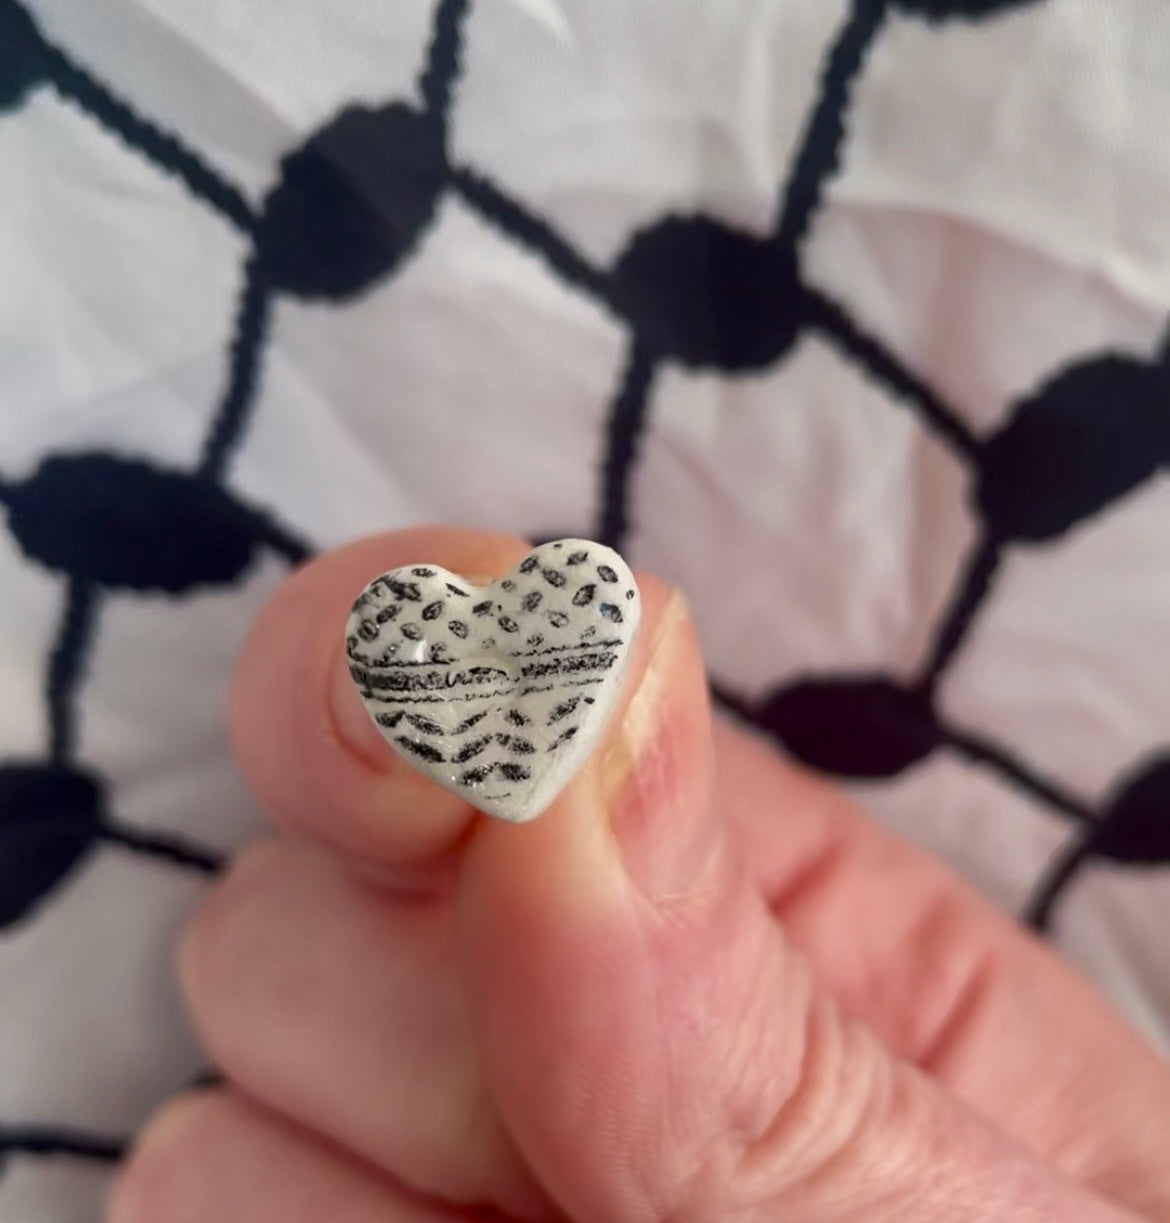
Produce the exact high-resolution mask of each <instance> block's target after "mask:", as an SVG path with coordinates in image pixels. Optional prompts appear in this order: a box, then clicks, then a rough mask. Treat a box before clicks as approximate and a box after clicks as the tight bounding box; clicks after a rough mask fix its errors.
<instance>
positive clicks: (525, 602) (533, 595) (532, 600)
mask: <svg viewBox="0 0 1170 1223" xmlns="http://www.w3.org/2000/svg"><path fill="white" fill-rule="evenodd" d="M543 598H544V595H542V594H541V593H540V591H539V590H530V591H529V592H528V593H527V594H526V595H525V596H524V598H523V599H521V600H520V606H521V607H522V608H524V610H525V611H526V612H534V611H536V609H537V608H538V607H539V606H540V603H541V600H542V599H543Z"/></svg>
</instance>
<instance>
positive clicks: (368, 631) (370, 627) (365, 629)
mask: <svg viewBox="0 0 1170 1223" xmlns="http://www.w3.org/2000/svg"><path fill="white" fill-rule="evenodd" d="M358 636H359V637H360V638H361V639H362V640H363V641H377V640H378V625H377V622H376V621H374V620H359V621H358Z"/></svg>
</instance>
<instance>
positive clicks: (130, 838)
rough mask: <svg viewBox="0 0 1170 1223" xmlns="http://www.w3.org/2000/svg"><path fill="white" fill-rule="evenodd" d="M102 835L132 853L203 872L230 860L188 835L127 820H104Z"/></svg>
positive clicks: (216, 870) (218, 868)
mask: <svg viewBox="0 0 1170 1223" xmlns="http://www.w3.org/2000/svg"><path fill="white" fill-rule="evenodd" d="M101 838H102V840H103V841H106V842H107V843H109V844H111V845H118V846H120V847H121V848H123V849H127V850H129V851H130V852H132V853H136V854H141V855H143V856H144V857H147V858H154V859H156V860H158V861H160V862H166V863H167V864H169V865H171V866H178V867H181V868H183V869H185V870H192V871H196V872H198V873H199V874H203V875H216V874H219V873H220V872H221V871H222V870H223V869H224V866H225V865H226V863H227V857H226V855H224V854H221V853H219V852H218V851H216V850H214V849H209V848H207V847H206V846H202V845H197V844H195V842H194V841H192V840H190V839H189V838H187V837H179V836H172V835H170V834H168V833H163V832H158V831H146V830H144V829H138V828H131V827H130V825H128V824H124V823H120V822H114V821H111V820H109V819H106V820H103V821H102V825H101Z"/></svg>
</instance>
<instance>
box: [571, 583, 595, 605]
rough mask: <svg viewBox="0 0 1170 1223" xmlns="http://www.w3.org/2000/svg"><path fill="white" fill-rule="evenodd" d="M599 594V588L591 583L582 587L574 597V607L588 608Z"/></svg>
mask: <svg viewBox="0 0 1170 1223" xmlns="http://www.w3.org/2000/svg"><path fill="white" fill-rule="evenodd" d="M596 593H597V587H596V586H595V585H594V584H593V583H592V582H590V583H589V584H588V585H587V586H582V587H581V589H580V590H579V591H577V593H576V594H575V595H574V596H573V606H574V607H588V606H589V604H590V603H592V602H593V596H594V595H595V594H596Z"/></svg>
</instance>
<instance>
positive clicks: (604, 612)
mask: <svg viewBox="0 0 1170 1223" xmlns="http://www.w3.org/2000/svg"><path fill="white" fill-rule="evenodd" d="M597 612H598V615H601V616H604V617H605V618H606V619H607V620H612V621H613V623H614V624H621V622H622V609H621V608H620V607H618V605H617V604H616V603H602V605H601V606H600V607H599V608H598V609H597Z"/></svg>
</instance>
